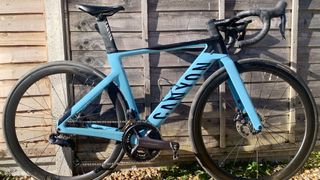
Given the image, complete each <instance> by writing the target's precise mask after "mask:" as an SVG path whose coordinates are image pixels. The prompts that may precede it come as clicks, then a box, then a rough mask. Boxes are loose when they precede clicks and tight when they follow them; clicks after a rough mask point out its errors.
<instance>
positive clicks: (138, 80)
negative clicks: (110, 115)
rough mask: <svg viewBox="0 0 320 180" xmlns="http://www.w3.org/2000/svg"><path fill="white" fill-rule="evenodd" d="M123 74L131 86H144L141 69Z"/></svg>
mask: <svg viewBox="0 0 320 180" xmlns="http://www.w3.org/2000/svg"><path fill="white" fill-rule="evenodd" d="M96 68H97V69H98V70H100V71H101V72H103V73H105V74H109V73H110V71H111V70H110V69H106V68H103V67H96ZM0 72H1V71H0ZM125 72H126V75H127V77H128V80H129V84H130V85H131V86H143V85H144V74H143V69H141V68H139V69H138V68H136V69H135V68H134V69H126V70H125Z"/></svg>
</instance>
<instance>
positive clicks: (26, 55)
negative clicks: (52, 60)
mask: <svg viewBox="0 0 320 180" xmlns="http://www.w3.org/2000/svg"><path fill="white" fill-rule="evenodd" d="M45 61H47V53H46V48H45V47H28V46H25V47H0V64H6V63H26V62H45Z"/></svg>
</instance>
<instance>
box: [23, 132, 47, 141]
mask: <svg viewBox="0 0 320 180" xmlns="http://www.w3.org/2000/svg"><path fill="white" fill-rule="evenodd" d="M47 135H49V133H48V134H43V135H40V136H36V137H32V138H27V139H23V140H19V142H23V141H27V140H32V139H36V138H39V137H44V136H47Z"/></svg>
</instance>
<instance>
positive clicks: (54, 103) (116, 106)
mask: <svg viewBox="0 0 320 180" xmlns="http://www.w3.org/2000/svg"><path fill="white" fill-rule="evenodd" d="M104 77H105V76H104V75H103V74H102V73H100V72H99V71H97V70H95V69H93V68H90V67H88V66H86V65H82V64H75V63H72V62H58V63H48V64H46V65H44V66H42V67H40V68H37V69H35V70H34V71H32V72H30V73H29V74H27V75H26V76H24V77H23V78H22V79H21V80H20V81H19V82H18V83H17V85H16V87H15V88H14V89H13V91H12V92H11V94H10V96H9V98H8V100H7V103H6V107H5V110H4V134H5V138H6V142H7V145H8V147H9V149H10V151H11V153H12V155H13V157H14V158H15V159H16V161H17V162H18V164H19V165H20V166H21V167H22V168H23V169H24V170H25V171H27V172H28V173H30V174H31V175H32V176H34V177H36V178H38V179H63V178H70V179H93V178H96V177H99V176H102V175H104V174H106V173H107V172H109V171H108V170H110V169H112V168H114V167H115V166H116V164H117V162H118V161H119V160H121V158H122V156H123V152H122V147H121V144H120V143H118V142H115V141H112V140H107V139H99V138H94V137H84V136H77V135H66V134H58V133H57V132H56V121H57V120H58V119H59V118H60V117H61V116H62V115H63V114H64V112H66V111H67V110H68V109H69V108H70V107H71V106H72V105H73V104H75V102H77V101H78V100H79V99H80V98H81V97H83V96H84V95H85V94H86V93H87V92H88V91H89V90H91V89H92V88H93V87H95V86H96V85H97V84H98V83H99V82H100V81H101V80H102V79H103V78H104ZM125 112H126V105H125V103H124V100H123V98H122V96H121V94H120V93H119V91H118V89H117V87H116V86H115V85H114V84H111V85H109V86H108V87H107V88H105V90H104V91H103V92H102V93H101V94H100V95H99V96H98V97H96V98H95V100H94V101H93V102H92V103H91V104H89V105H88V106H87V107H86V108H85V109H84V110H82V111H81V112H80V113H78V114H77V116H76V117H75V118H74V119H73V121H71V122H68V123H67V126H73V127H79V128H88V127H91V128H94V126H99V125H107V126H113V127H122V126H123V125H124V123H125V119H126V116H125ZM53 139H59V140H61V142H63V143H62V144H61V143H60V145H58V144H52V143H50V142H49V141H52V140H53Z"/></svg>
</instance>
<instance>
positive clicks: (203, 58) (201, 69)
mask: <svg viewBox="0 0 320 180" xmlns="http://www.w3.org/2000/svg"><path fill="white" fill-rule="evenodd" d="M213 41H214V39H205V40H198V41H191V42H186V43H178V44H172V45H164V46H158V47H155V48H144V49H135V50H127V51H117V52H114V53H107V56H108V60H109V63H110V66H111V73H110V74H109V75H108V76H107V77H106V78H105V79H103V80H102V81H101V82H100V83H99V84H97V86H96V87H94V88H93V89H92V90H91V91H89V92H88V94H86V95H85V96H84V97H83V98H81V99H80V100H79V101H78V102H77V103H76V104H75V105H74V106H73V107H71V109H70V110H69V111H67V113H65V115H64V116H63V117H61V118H60V120H59V121H58V124H57V126H58V131H59V132H60V133H65V134H77V135H83V136H94V137H100V138H106V139H112V140H116V141H121V140H122V136H123V132H122V131H121V130H120V129H118V128H115V127H109V126H103V125H98V124H92V125H91V127H87V128H79V127H67V126H66V125H65V124H66V122H67V121H68V120H69V119H71V118H72V117H74V116H75V115H76V114H77V113H79V112H80V111H81V110H82V109H84V108H85V107H86V106H87V105H88V104H90V103H91V102H92V101H93V100H94V99H95V98H96V97H97V96H98V95H99V94H100V93H101V92H102V91H103V90H104V89H105V88H106V87H107V86H108V85H109V84H110V83H111V82H114V83H115V84H116V85H117V86H118V87H119V89H120V91H121V93H122V95H123V96H124V99H125V100H126V102H127V105H128V108H129V109H130V110H132V111H133V112H137V114H139V113H138V108H137V105H136V103H135V100H134V97H133V94H132V92H131V89H130V86H129V83H128V80H127V76H126V73H125V71H124V69H123V66H122V61H121V58H122V57H125V56H133V55H138V54H150V53H159V52H162V51H175V50H182V49H190V48H203V50H202V52H201V53H200V54H199V55H198V57H197V58H196V59H195V60H194V62H193V63H192V64H191V65H190V67H189V68H188V69H187V70H186V72H185V73H184V74H183V75H182V76H181V77H180V78H179V80H178V81H177V82H176V84H175V85H174V86H173V87H172V89H171V90H170V91H169V92H168V93H167V95H166V96H165V97H164V98H163V99H162V100H161V102H160V103H159V104H158V106H157V107H156V108H155V109H154V110H153V111H152V113H151V114H150V116H149V117H148V119H147V121H148V122H149V123H151V124H152V125H154V126H156V127H159V126H160V125H161V124H162V123H163V122H164V121H165V120H166V119H167V117H168V116H169V115H170V113H171V112H172V111H173V110H174V109H175V108H176V107H177V106H178V105H179V104H180V103H181V101H182V99H183V97H184V96H185V95H186V94H187V93H188V92H189V91H190V89H191V88H192V87H193V86H194V85H195V84H196V82H197V81H198V80H199V79H200V77H201V76H202V75H203V74H204V73H205V72H206V71H207V70H208V69H209V67H210V66H211V65H212V64H213V63H214V62H216V61H219V62H220V64H221V65H223V67H224V68H225V69H226V71H227V73H228V75H229V81H228V83H227V84H228V86H229V88H230V89H231V93H232V96H233V98H235V102H237V108H238V109H240V110H242V111H243V112H246V113H247V114H248V117H249V119H250V121H251V123H252V125H253V128H254V129H255V131H257V132H259V131H260V130H261V128H262V126H261V122H260V118H259V117H258V115H257V113H256V111H255V109H254V107H253V104H252V102H251V99H250V97H249V95H248V93H247V91H246V89H245V86H244V84H243V82H242V80H241V78H240V75H239V72H238V71H237V69H236V66H235V64H234V62H233V60H232V59H231V58H230V57H229V56H228V55H227V54H223V53H216V52H215V51H214V50H213V49H215V48H214V47H213V46H214V45H215V44H216V43H217V42H216V41H215V42H213ZM137 119H140V118H139V116H138V117H137Z"/></svg>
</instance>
